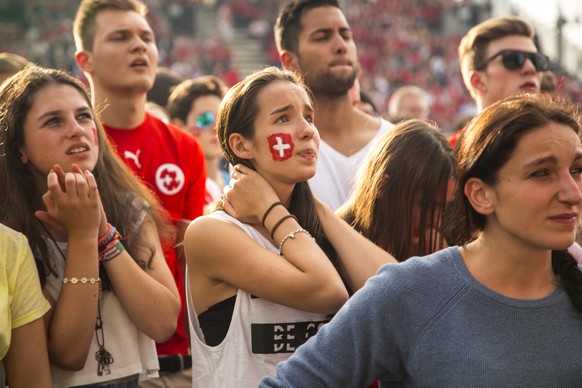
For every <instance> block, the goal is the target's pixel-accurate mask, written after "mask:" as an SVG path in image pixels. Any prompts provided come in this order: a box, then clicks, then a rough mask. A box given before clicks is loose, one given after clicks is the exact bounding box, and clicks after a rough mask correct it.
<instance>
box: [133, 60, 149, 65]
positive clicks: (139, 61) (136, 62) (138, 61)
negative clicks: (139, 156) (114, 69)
mask: <svg viewBox="0 0 582 388" xmlns="http://www.w3.org/2000/svg"><path fill="white" fill-rule="evenodd" d="M147 65H148V63H147V62H146V61H145V60H143V59H136V60H135V61H133V62H131V67H147Z"/></svg>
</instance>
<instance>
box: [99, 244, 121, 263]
mask: <svg viewBox="0 0 582 388" xmlns="http://www.w3.org/2000/svg"><path fill="white" fill-rule="evenodd" d="M114 241H115V244H111V245H110V246H108V247H107V249H105V250H104V251H103V252H100V253H99V261H101V262H103V263H107V262H108V261H111V260H113V259H115V258H116V257H117V256H119V255H120V254H121V253H122V252H123V251H125V247H124V246H123V244H122V243H121V241H119V240H117V239H116V240H114Z"/></svg>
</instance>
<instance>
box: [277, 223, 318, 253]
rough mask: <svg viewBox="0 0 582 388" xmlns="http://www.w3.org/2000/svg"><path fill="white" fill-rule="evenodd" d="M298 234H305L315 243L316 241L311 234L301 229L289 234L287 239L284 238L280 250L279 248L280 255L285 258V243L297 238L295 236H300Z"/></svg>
mask: <svg viewBox="0 0 582 388" xmlns="http://www.w3.org/2000/svg"><path fill="white" fill-rule="evenodd" d="M298 233H305V234H306V235H308V236H309V237H311V239H312V240H313V241H315V239H314V238H313V236H312V235H311V233H309V231H307V230H306V229H303V228H301V229H296V230H293V231H291V232H289V233H287V235H286V236H285V237H283V240H281V242H280V243H279V248H278V249H279V255H281V256H283V244H285V242H286V241H287V240H289V239H294V238H295V235H296V234H298Z"/></svg>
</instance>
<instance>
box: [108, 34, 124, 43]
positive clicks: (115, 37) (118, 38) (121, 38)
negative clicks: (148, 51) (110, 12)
mask: <svg viewBox="0 0 582 388" xmlns="http://www.w3.org/2000/svg"><path fill="white" fill-rule="evenodd" d="M126 39H127V35H126V34H115V35H111V40H113V41H119V42H122V41H124V40H126Z"/></svg>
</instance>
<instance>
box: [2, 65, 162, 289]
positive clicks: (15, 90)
mask: <svg viewBox="0 0 582 388" xmlns="http://www.w3.org/2000/svg"><path fill="white" fill-rule="evenodd" d="M49 85H68V86H71V87H73V88H75V89H76V90H78V91H79V93H80V94H81V95H82V96H83V98H84V99H85V101H86V102H87V104H88V105H89V106H91V99H90V98H89V94H88V93H87V90H86V89H85V87H84V85H83V84H81V82H79V81H78V80H77V79H76V78H74V77H72V76H70V75H68V74H67V73H65V72H63V71H60V70H53V69H43V68H40V67H36V66H33V67H30V68H26V69H25V70H22V71H21V72H19V73H17V74H16V75H14V76H13V77H12V78H10V79H9V80H7V81H6V82H5V83H4V84H3V85H2V88H0V155H1V156H0V187H1V188H2V189H1V190H0V222H2V223H3V224H5V225H7V226H9V227H11V228H12V229H15V230H17V231H19V232H21V233H23V234H24V235H26V237H27V238H28V241H29V244H30V246H31V248H32V251H33V253H34V256H35V260H36V261H37V267H38V269H39V275H40V278H41V283H42V284H44V282H45V280H46V277H47V276H48V275H49V274H50V273H54V263H53V260H55V259H57V258H53V257H50V255H49V253H48V245H47V241H46V237H47V231H46V229H44V227H43V225H42V223H41V222H40V221H39V220H38V219H37V218H36V217H35V216H34V212H35V211H36V210H39V209H43V208H44V204H43V202H42V199H41V198H42V195H43V194H44V193H39V192H38V191H37V189H36V186H35V184H34V178H33V175H32V172H31V171H30V169H29V167H28V166H27V165H25V164H23V163H22V161H21V158H20V148H21V147H23V146H24V142H25V138H24V121H25V119H26V116H27V114H28V112H29V110H30V108H31V107H32V104H33V102H34V99H35V98H36V96H37V95H38V94H39V93H40V92H41V91H42V90H43V89H44V88H46V87H47V86H49ZM92 113H93V117H95V114H94V112H92ZM95 125H96V128H97V141H98V145H99V155H98V160H97V163H96V165H95V168H94V169H93V174H94V175H95V179H96V181H97V186H98V187H99V194H100V196H101V201H102V203H103V207H104V209H105V213H106V214H107V220H108V221H109V222H110V223H111V224H112V225H114V226H115V227H116V228H117V229H118V230H119V231H120V233H121V234H123V235H124V236H128V237H129V240H128V243H127V249H128V251H129V252H130V254H132V257H134V258H135V257H136V256H135V254H134V253H135V250H136V249H144V248H145V249H153V248H148V244H147V242H145V241H143V240H141V239H139V238H137V237H138V235H139V230H138V229H137V228H138V226H139V225H141V224H142V221H143V218H144V215H145V214H146V213H147V214H149V215H150V216H151V217H152V218H153V219H154V220H155V222H156V224H157V227H158V230H159V232H160V237H166V235H167V234H168V233H169V232H170V229H169V227H168V224H167V222H166V220H165V212H164V210H163V209H162V208H161V206H160V205H159V203H158V201H157V200H156V199H155V197H154V196H153V195H152V194H151V192H150V191H149V190H148V189H147V188H146V187H145V186H144V185H143V184H141V183H140V181H139V180H137V178H135V177H134V176H133V175H132V173H131V172H130V171H129V170H127V168H126V167H125V165H124V164H123V162H122V161H121V160H120V159H119V157H118V156H117V155H116V154H115V152H114V151H113V150H112V149H111V146H110V144H109V142H108V140H107V136H106V135H105V132H104V130H103V127H102V126H101V124H100V123H99V122H98V121H97V120H96V119H95ZM135 241H138V242H139V244H134V242H135ZM150 260H151V259H150ZM136 261H137V262H138V264H139V265H140V266H141V267H142V268H145V266H146V265H147V263H146V262H144V261H138V260H136ZM101 272H102V273H101V276H102V279H104V280H105V282H104V285H107V283H106V282H107V276H106V274H105V273H104V271H101Z"/></svg>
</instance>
